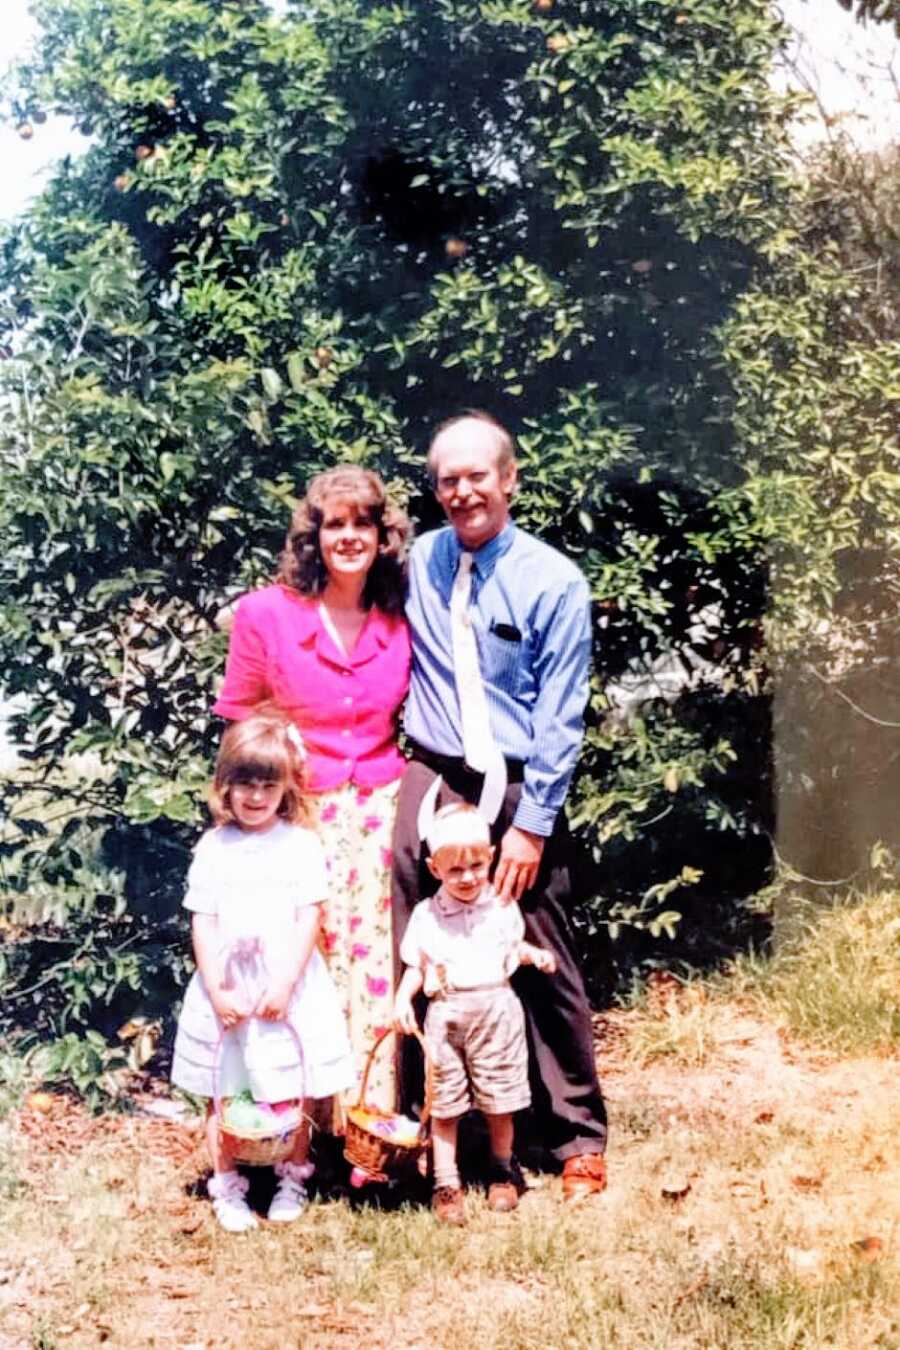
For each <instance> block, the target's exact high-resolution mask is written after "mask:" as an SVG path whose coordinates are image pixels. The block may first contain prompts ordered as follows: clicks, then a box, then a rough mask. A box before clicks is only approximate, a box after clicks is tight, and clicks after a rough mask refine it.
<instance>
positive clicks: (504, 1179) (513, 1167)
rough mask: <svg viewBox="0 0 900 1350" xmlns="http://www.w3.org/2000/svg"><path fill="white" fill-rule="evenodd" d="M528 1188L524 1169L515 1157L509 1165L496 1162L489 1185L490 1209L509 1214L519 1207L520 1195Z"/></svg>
mask: <svg viewBox="0 0 900 1350" xmlns="http://www.w3.org/2000/svg"><path fill="white" fill-rule="evenodd" d="M527 1189H528V1187H527V1186H526V1185H525V1178H524V1177H523V1176H522V1169H521V1167H520V1166H519V1164H518V1162H517V1161H516V1159H515V1158H512V1159H511V1160H510V1164H509V1166H508V1167H504V1166H503V1165H502V1164H499V1163H495V1164H494V1166H493V1167H492V1169H491V1177H490V1185H489V1186H488V1194H487V1202H488V1209H492V1210H493V1211H494V1213H495V1214H508V1213H509V1211H510V1210H512V1209H515V1208H516V1207H517V1205H518V1203H519V1196H520V1195H522V1194H523V1193H524V1192H525V1191H526V1190H527Z"/></svg>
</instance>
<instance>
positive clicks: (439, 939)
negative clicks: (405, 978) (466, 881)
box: [400, 886, 525, 996]
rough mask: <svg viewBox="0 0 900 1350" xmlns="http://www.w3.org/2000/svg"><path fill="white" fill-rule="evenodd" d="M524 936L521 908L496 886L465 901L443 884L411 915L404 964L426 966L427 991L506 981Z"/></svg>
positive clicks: (423, 968)
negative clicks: (502, 896) (503, 900)
mask: <svg viewBox="0 0 900 1350" xmlns="http://www.w3.org/2000/svg"><path fill="white" fill-rule="evenodd" d="M524 937H525V921H524V919H523V918H522V911H521V910H520V909H519V906H518V905H517V904H515V903H514V902H512V903H510V904H508V905H502V904H501V903H500V901H499V899H498V898H497V894H496V892H495V891H494V889H493V887H492V886H485V888H484V890H483V891H482V892H481V894H480V895H479V896H478V898H477V900H473V901H471V903H469V904H463V903H462V901H460V900H455V899H454V898H453V896H452V895H447V894H446V893H445V891H444V888H443V886H442V887H441V889H440V890H439V891H438V892H437V894H436V895H433V896H431V897H430V898H429V899H428V900H422V901H420V903H419V904H418V905H416V907H415V909H414V910H413V912H412V915H411V916H410V920H409V924H408V926H407V929H406V932H405V933H404V935H403V941H402V942H401V944H400V958H401V960H402V961H403V963H404V965H407V966H412V967H413V968H414V969H416V970H421V972H422V975H423V988H424V991H425V993H426V994H427V995H429V996H431V995H433V994H437V993H440V992H441V991H443V990H445V989H448V988H449V989H476V988H480V987H483V986H484V985H492V984H502V983H503V982H504V980H507V979H508V978H509V976H510V975H512V973H513V971H514V970H515V969H516V967H517V966H518V964H519V945H520V943H521V942H522V941H523V939H524Z"/></svg>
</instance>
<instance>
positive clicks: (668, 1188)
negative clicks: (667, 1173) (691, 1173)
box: [659, 1176, 691, 1201]
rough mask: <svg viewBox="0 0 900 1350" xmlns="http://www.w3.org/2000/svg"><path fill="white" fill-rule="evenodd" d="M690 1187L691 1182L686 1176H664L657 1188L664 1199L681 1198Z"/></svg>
mask: <svg viewBox="0 0 900 1350" xmlns="http://www.w3.org/2000/svg"><path fill="white" fill-rule="evenodd" d="M690 1189H691V1183H690V1182H689V1181H688V1179H687V1177H678V1176H672V1177H666V1179H665V1181H664V1182H663V1183H662V1185H661V1186H660V1188H659V1193H660V1195H661V1196H662V1198H663V1199H664V1200H672V1201H674V1200H683V1199H684V1197H685V1196H686V1195H687V1194H688V1193H689V1191H690Z"/></svg>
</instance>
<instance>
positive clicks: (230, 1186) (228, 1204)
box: [206, 1172, 258, 1233]
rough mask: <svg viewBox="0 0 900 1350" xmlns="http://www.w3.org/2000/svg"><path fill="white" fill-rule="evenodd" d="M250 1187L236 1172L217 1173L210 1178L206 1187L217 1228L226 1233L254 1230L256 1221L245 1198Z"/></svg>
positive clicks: (244, 1178) (245, 1179)
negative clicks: (222, 1229) (217, 1222)
mask: <svg viewBox="0 0 900 1350" xmlns="http://www.w3.org/2000/svg"><path fill="white" fill-rule="evenodd" d="M249 1187H250V1182H249V1181H248V1180H247V1178H246V1177H242V1176H239V1175H238V1173H237V1172H219V1173H218V1174H217V1175H216V1176H213V1177H210V1179H209V1183H208V1185H207V1187H206V1189H207V1191H208V1192H209V1198H210V1199H211V1200H212V1202H213V1209H214V1210H215V1213H216V1218H217V1219H218V1220H219V1227H220V1228H224V1229H225V1232H226V1233H247V1232H249V1231H250V1229H251V1228H256V1226H257V1223H258V1220H257V1217H256V1215H255V1214H254V1213H253V1210H252V1209H251V1208H250V1206H249V1205H248V1204H247V1201H246V1199H245V1196H246V1194H247V1191H248V1189H249Z"/></svg>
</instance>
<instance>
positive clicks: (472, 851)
mask: <svg viewBox="0 0 900 1350" xmlns="http://www.w3.org/2000/svg"><path fill="white" fill-rule="evenodd" d="M493 856H494V850H493V849H492V848H491V846H490V845H489V844H485V845H483V846H481V847H472V848H467V849H465V851H464V852H461V851H459V850H457V849H444V848H442V849H439V850H438V852H437V854H436V856H435V857H433V858H429V859H428V866H429V868H430V870H431V874H432V876H435V877H437V878H438V880H439V881H441V882H443V886H444V890H445V891H446V892H447V894H448V895H452V896H453V899H454V900H458V901H459V902H460V904H463V905H470V904H471V903H472V902H473V900H477V899H478V897H479V895H480V894H481V892H482V891H483V890H484V888H485V886H486V885H487V879H488V872H489V871H490V866H491V859H492V858H493Z"/></svg>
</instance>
